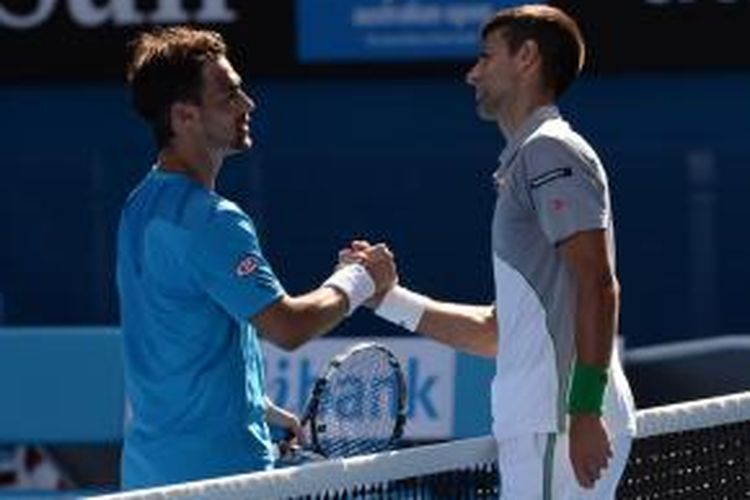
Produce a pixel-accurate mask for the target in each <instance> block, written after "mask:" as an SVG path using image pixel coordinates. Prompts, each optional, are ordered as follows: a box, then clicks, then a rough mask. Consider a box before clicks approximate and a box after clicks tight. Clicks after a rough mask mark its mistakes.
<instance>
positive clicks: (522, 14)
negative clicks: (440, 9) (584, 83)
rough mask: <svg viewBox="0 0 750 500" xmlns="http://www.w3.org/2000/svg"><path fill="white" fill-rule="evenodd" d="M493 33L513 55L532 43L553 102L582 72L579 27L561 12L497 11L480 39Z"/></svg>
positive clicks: (545, 9)
mask: <svg viewBox="0 0 750 500" xmlns="http://www.w3.org/2000/svg"><path fill="white" fill-rule="evenodd" d="M496 30H501V35H502V36H503V37H504V38H505V40H506V41H507V42H508V47H509V49H510V51H511V53H512V54H515V53H516V52H517V51H518V49H519V48H520V47H521V45H522V44H523V42H525V41H526V40H534V41H535V42H536V43H537V45H538V47H539V52H540V54H541V58H542V80H543V81H542V84H543V85H544V86H545V87H546V88H548V89H551V90H552V91H553V92H554V94H555V98H557V97H559V96H560V95H562V94H563V92H565V90H566V89H567V88H568V87H569V86H570V84H571V83H573V81H574V80H575V79H576V77H577V76H578V75H579V73H580V72H581V70H582V69H583V65H584V62H585V60H586V44H585V42H584V40H583V35H582V34H581V30H580V28H579V27H578V24H576V22H575V21H574V20H573V19H572V18H571V17H570V16H568V15H567V14H566V13H565V12H563V11H562V10H560V9H558V8H555V7H550V6H548V5H522V6H519V7H511V8H508V9H503V10H500V11H498V12H497V13H496V14H495V15H494V16H493V17H492V18H491V19H490V20H489V21H487V23H486V24H485V25H484V27H483V28H482V38H483V39H484V38H487V36H489V35H490V34H491V33H493V32H494V31H496Z"/></svg>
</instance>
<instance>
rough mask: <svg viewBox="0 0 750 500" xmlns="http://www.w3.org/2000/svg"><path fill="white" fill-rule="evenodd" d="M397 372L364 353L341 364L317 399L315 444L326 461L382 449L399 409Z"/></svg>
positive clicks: (383, 359)
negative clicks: (318, 400)
mask: <svg viewBox="0 0 750 500" xmlns="http://www.w3.org/2000/svg"><path fill="white" fill-rule="evenodd" d="M399 382H400V381H399V378H398V368H397V367H396V366H394V365H393V363H392V362H391V360H390V359H389V357H388V356H387V355H386V354H385V353H382V352H380V351H376V350H364V351H362V352H359V353H355V354H354V355H352V356H350V357H348V358H346V359H345V360H343V362H342V363H341V365H340V366H339V369H338V370H336V372H335V373H334V374H333V375H332V377H331V379H330V380H329V383H328V386H327V391H326V392H325V393H324V394H323V395H322V398H321V401H320V408H319V411H318V418H317V421H316V425H317V430H318V443H319V445H320V447H321V448H322V451H323V453H324V454H325V455H326V456H329V457H340V456H351V455H358V454H364V453H370V452H375V451H381V450H383V449H385V448H386V447H387V446H388V444H389V443H390V440H391V438H392V436H393V432H394V428H395V426H396V419H397V418H398V408H399V391H400V390H401V388H400V387H399Z"/></svg>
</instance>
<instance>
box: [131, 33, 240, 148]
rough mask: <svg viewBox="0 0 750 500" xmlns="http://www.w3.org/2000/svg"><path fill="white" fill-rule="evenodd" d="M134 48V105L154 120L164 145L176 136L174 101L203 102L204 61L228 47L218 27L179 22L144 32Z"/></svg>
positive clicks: (159, 142) (132, 82)
mask: <svg viewBox="0 0 750 500" xmlns="http://www.w3.org/2000/svg"><path fill="white" fill-rule="evenodd" d="M130 50H131V53H132V55H131V58H130V62H129V63H128V67H127V79H128V82H129V83H130V86H131V91H132V98H133V105H134V107H135V109H136V110H137V111H138V114H140V115H141V116H142V117H143V118H144V119H145V120H146V121H148V122H149V123H151V126H152V129H153V133H154V137H155V139H156V144H157V146H158V147H159V148H160V149H161V148H163V147H164V146H166V145H167V144H168V143H169V140H170V139H171V138H172V126H171V123H170V109H171V107H172V105H173V104H174V103H175V102H192V103H200V100H201V91H202V89H203V65H204V64H205V63H206V62H209V61H216V60H218V59H219V58H220V57H222V56H226V52H227V47H226V44H225V43H224V40H223V39H222V37H221V35H220V34H218V33H216V32H214V31H207V30H199V29H194V28H189V27H185V26H177V27H171V28H159V29H156V30H154V31H151V32H146V33H141V34H140V35H138V36H137V37H136V38H135V39H134V40H133V41H132V42H131V44H130Z"/></svg>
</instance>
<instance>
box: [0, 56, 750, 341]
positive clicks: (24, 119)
mask: <svg viewBox="0 0 750 500" xmlns="http://www.w3.org/2000/svg"><path fill="white" fill-rule="evenodd" d="M464 69H465V68H458V67H457V68H456V75H457V76H456V78H454V79H450V78H414V79H403V78H402V79H397V80H396V79H386V78H380V79H374V80H365V79H345V80H333V79H317V80H295V81H290V80H268V79H263V80H259V81H252V79H251V78H248V80H249V86H250V90H251V92H252V94H253V95H254V97H255V98H256V100H257V101H258V104H259V110H258V112H257V113H256V115H255V117H254V120H253V123H252V125H251V128H252V130H253V134H254V136H255V137H256V147H255V148H254V149H253V150H252V151H251V152H250V153H249V154H245V155H242V156H239V157H236V158H233V159H232V160H230V161H229V162H228V163H227V165H226V168H225V171H224V172H223V173H222V176H221V178H220V183H219V190H220V191H221V192H223V193H224V194H226V195H227V196H229V197H231V198H234V199H236V200H237V201H238V202H239V203H240V204H241V205H242V206H243V207H244V208H245V209H246V210H248V211H249V212H250V213H251V214H252V215H253V216H254V218H255V219H256V222H257V223H258V225H259V227H260V230H261V233H262V237H263V242H264V246H265V251H266V253H267V255H268V257H269V258H270V260H271V262H272V264H273V265H274V267H275V268H276V271H277V273H278V274H279V276H280V277H281V279H282V281H283V282H284V284H285V286H286V287H287V289H288V290H289V291H291V292H293V293H297V292H303V291H306V290H307V289H310V288H311V287H313V286H315V285H316V284H318V283H319V282H320V281H321V280H322V279H323V278H325V276H326V275H327V274H328V273H329V272H330V270H331V268H332V266H333V264H334V260H335V256H336V251H337V249H338V248H340V247H341V246H343V245H345V244H346V243H347V242H348V241H349V240H350V239H351V238H353V237H364V238H369V239H372V240H380V239H387V240H388V242H389V243H390V245H391V246H392V248H393V249H394V250H395V252H396V253H397V256H398V264H399V268H400V270H401V272H402V281H403V282H404V283H405V284H406V285H408V286H410V287H414V288H416V289H419V290H421V291H423V292H425V293H428V294H431V295H434V296H436V297H440V298H446V299H452V300H460V301H485V302H488V301H489V300H491V294H492V282H491V279H492V276H491V268H490V261H489V255H490V253H489V221H490V215H491V209H492V204H493V189H492V184H491V182H490V179H491V177H490V176H491V174H492V171H493V170H494V166H495V159H496V157H497V154H498V153H499V151H500V149H501V148H502V145H503V144H502V141H501V139H500V137H499V134H498V132H497V130H496V129H495V128H494V126H493V125H492V124H488V123H483V122H480V121H479V120H478V119H477V118H476V117H475V114H474V109H473V97H472V92H471V90H470V89H469V88H468V87H467V86H466V85H465V84H464V83H463V81H462V79H461V76H460V73H461V71H463V70H464ZM748 88H750V75H748V74H731V75H730V74H727V75H719V74H717V75H712V76H691V75H681V76H669V77H667V76H657V75H653V76H639V77H626V76H620V77H617V78H614V77H613V78H597V79H584V80H582V81H581V82H579V83H578V84H576V86H574V88H573V89H572V90H571V92H570V94H569V95H568V96H567V97H566V98H565V100H564V101H563V102H562V108H563V111H564V112H566V113H567V116H568V118H569V119H570V121H572V122H573V123H574V125H575V126H577V127H578V128H579V130H580V131H582V132H583V133H584V134H585V135H587V136H588V138H589V139H590V140H591V142H592V143H593V144H594V145H595V147H596V148H597V149H598V151H599V153H600V155H601V156H602V157H603V159H604V161H605V164H606V166H607V168H608V170H609V174H610V179H611V183H612V193H613V201H614V207H615V217H616V229H617V238H618V244H619V255H618V258H619V261H618V264H619V273H620V278H621V282H622V285H623V311H622V332H623V333H624V334H625V335H626V337H627V342H628V344H629V345H631V346H632V345H643V344H651V343H656V342H662V341H666V340H673V339H678V338H689V337H698V336H706V335H713V334H718V333H724V334H729V333H740V332H747V331H750V315H748V314H747V313H746V307H747V305H746V297H747V293H746V290H745V283H746V282H748V281H749V280H750V264H749V263H748V262H747V258H746V257H747V256H748V255H750V237H749V236H748V234H747V231H746V230H745V226H746V224H745V221H744V219H745V214H746V212H747V209H746V203H745V201H746V199H747V195H748V192H749V191H748V188H749V187H750V145H749V143H748V133H747V130H748V129H747V125H746V123H745V120H746V117H747V116H748V115H750V99H749V98H748V97H747V89H748ZM0 109H2V110H3V112H2V114H0V137H2V140H1V142H0V148H1V149H2V156H1V157H2V162H1V163H0V169H2V179H3V181H2V183H0V235H2V236H0V237H1V238H2V244H1V245H0V293H2V298H3V300H2V317H4V321H5V323H7V324H12V325H53V324H55V325H66V324H67V325H78V324H115V323H116V322H117V301H116V293H115V287H114V279H113V267H114V235H115V231H116V224H117V217H118V211H119V207H120V205H121V203H122V201H123V200H124V198H125V196H126V195H127V193H128V191H129V190H130V189H131V188H132V187H133V186H134V185H135V183H137V182H138V180H139V178H140V177H141V176H142V175H143V174H144V173H145V172H146V171H147V169H148V168H149V165H150V163H151V161H152V146H151V138H150V136H149V132H148V130H147V129H146V128H145V127H144V126H143V125H142V123H141V122H140V121H139V120H138V118H137V117H136V116H135V115H134V114H133V112H132V111H130V109H129V98H128V95H127V93H126V91H125V89H124V88H123V87H122V86H121V85H117V84H102V85H75V84H66V85H56V86H50V85H46V86H41V85H39V86H25V87H24V86H20V85H18V86H10V85H5V86H3V87H0ZM336 333H337V334H342V335H343V334H359V335H388V334H397V333H398V331H397V330H395V329H390V327H388V326H387V325H385V324H384V323H382V322H377V323H376V322H374V321H373V320H371V319H370V318H369V317H368V316H367V315H364V314H358V315H355V317H354V319H353V321H350V322H348V323H347V324H346V325H345V326H343V327H341V328H340V329H339V330H338V331H337V332H336Z"/></svg>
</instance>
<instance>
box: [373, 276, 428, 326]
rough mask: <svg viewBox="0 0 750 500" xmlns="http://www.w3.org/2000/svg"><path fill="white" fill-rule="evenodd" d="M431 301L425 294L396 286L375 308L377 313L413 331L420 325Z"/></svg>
mask: <svg viewBox="0 0 750 500" xmlns="http://www.w3.org/2000/svg"><path fill="white" fill-rule="evenodd" d="M429 301H430V299H429V298H428V297H425V296H424V295H420V294H418V293H415V292H412V291H411V290H408V289H406V288H403V287H400V286H396V287H394V288H392V289H391V291H389V292H388V293H387V294H385V297H383V300H382V302H380V305H379V306H378V308H377V309H375V314H377V315H378V316H380V317H381V318H383V319H387V320H388V321H390V322H391V323H396V324H397V325H398V326H400V327H402V328H406V329H407V330H411V331H412V332H413V331H415V330H416V329H417V326H419V320H420V319H422V315H423V314H424V311H425V309H426V308H427V304H428V303H429Z"/></svg>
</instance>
